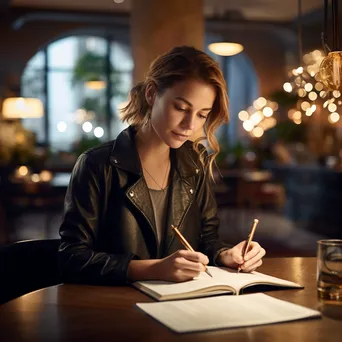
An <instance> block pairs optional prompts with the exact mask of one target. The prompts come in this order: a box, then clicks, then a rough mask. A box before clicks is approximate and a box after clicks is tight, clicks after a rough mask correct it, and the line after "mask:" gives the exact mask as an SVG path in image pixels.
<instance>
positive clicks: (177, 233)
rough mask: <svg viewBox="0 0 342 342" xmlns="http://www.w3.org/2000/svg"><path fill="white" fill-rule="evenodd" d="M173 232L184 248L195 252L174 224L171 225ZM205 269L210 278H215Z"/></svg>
mask: <svg viewBox="0 0 342 342" xmlns="http://www.w3.org/2000/svg"><path fill="white" fill-rule="evenodd" d="M171 228H172V230H173V231H174V232H175V234H176V236H177V237H178V238H179V240H180V242H181V243H182V244H183V246H184V247H185V248H186V249H187V250H188V251H190V252H195V250H194V249H193V248H192V247H191V245H190V243H189V242H188V241H186V239H185V237H184V236H183V235H182V233H181V232H180V231H179V230H178V228H176V227H175V226H174V225H173V224H171ZM203 266H204V267H205V273H206V274H208V275H209V276H210V277H212V278H213V276H212V274H211V273H210V272H209V270H208V268H207V267H206V266H205V265H203Z"/></svg>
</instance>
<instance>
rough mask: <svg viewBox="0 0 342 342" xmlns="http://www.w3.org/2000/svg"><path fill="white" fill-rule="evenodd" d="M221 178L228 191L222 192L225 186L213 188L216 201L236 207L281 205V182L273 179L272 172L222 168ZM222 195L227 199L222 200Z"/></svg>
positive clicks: (275, 207)
mask: <svg viewBox="0 0 342 342" xmlns="http://www.w3.org/2000/svg"><path fill="white" fill-rule="evenodd" d="M221 174H222V180H223V183H224V185H225V186H226V188H227V189H228V190H229V192H226V193H224V191H225V190H224V189H225V186H221V188H218V187H217V188H214V191H215V190H216V192H217V194H218V195H217V197H218V203H219V204H220V203H225V204H230V205H233V206H235V207H237V208H251V209H255V208H272V209H278V208H280V207H282V205H283V197H284V195H283V189H282V186H281V184H277V183H276V182H274V180H273V175H272V172H270V171H267V170H247V169H246V170H244V169H236V170H222V171H221ZM224 196H226V197H228V198H229V201H227V202H224V200H223V199H224Z"/></svg>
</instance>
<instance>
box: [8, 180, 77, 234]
mask: <svg viewBox="0 0 342 342" xmlns="http://www.w3.org/2000/svg"><path fill="white" fill-rule="evenodd" d="M70 175H71V174H70V173H55V174H54V175H53V177H52V179H51V180H50V181H48V182H32V181H29V182H26V181H21V182H13V181H11V179H8V180H7V181H6V183H5V184H3V185H2V187H3V191H2V193H3V199H4V200H3V206H4V211H5V214H6V217H7V219H6V221H7V229H6V230H7V232H8V234H9V235H10V238H11V240H12V241H15V240H16V229H15V227H16V224H15V222H16V220H17V219H18V218H19V217H20V216H21V215H23V214H25V213H39V214H40V215H42V216H43V217H44V221H45V223H44V228H45V230H46V231H47V232H48V231H49V230H50V223H51V221H52V219H53V218H54V216H55V215H56V214H58V213H60V212H62V211H63V204H64V197H65V193H66V190H67V187H68V184H69V180H70Z"/></svg>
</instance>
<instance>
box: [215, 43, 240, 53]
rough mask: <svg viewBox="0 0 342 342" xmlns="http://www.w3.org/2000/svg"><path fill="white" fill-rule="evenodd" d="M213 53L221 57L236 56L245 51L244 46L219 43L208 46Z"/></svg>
mask: <svg viewBox="0 0 342 342" xmlns="http://www.w3.org/2000/svg"><path fill="white" fill-rule="evenodd" d="M208 48H209V50H210V51H211V52H213V53H215V54H216V55H219V56H234V55H237V54H238V53H240V52H241V51H242V50H243V46H242V45H241V44H238V43H231V42H218V43H212V44H209V45H208Z"/></svg>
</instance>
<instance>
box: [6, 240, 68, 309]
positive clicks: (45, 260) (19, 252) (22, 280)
mask: <svg viewBox="0 0 342 342" xmlns="http://www.w3.org/2000/svg"><path fill="white" fill-rule="evenodd" d="M59 244H60V240H58V239H51V240H27V241H19V242H15V243H12V244H9V245H5V246H2V247H0V304H3V303H5V302H7V301H9V300H12V299H14V298H16V297H19V296H22V295H24V294H26V293H29V292H32V291H35V290H39V289H41V288H44V287H47V286H52V285H57V284H59V283H61V280H60V276H59V271H58V247H59Z"/></svg>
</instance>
